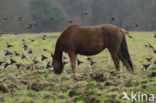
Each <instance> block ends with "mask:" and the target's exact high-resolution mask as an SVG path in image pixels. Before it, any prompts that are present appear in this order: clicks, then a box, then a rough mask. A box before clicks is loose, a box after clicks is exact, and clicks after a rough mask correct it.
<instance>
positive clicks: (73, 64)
mask: <svg viewBox="0 0 156 103" xmlns="http://www.w3.org/2000/svg"><path fill="white" fill-rule="evenodd" d="M68 55H69V58H70V62H71V67H72V70H73V73H75V72H76V58H77V56H76V54H75V53H74V52H69V53H68Z"/></svg>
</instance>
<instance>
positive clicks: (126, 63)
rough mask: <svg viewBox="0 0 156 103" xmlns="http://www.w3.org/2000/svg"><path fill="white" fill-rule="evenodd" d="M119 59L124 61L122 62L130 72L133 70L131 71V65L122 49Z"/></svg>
mask: <svg viewBox="0 0 156 103" xmlns="http://www.w3.org/2000/svg"><path fill="white" fill-rule="evenodd" d="M118 55H119V59H120V60H121V61H122V63H123V64H124V66H125V67H126V69H127V71H128V72H130V73H131V72H132V71H131V69H130V66H129V64H128V61H127V60H126V59H125V58H124V57H123V55H122V53H121V51H119V54H118Z"/></svg>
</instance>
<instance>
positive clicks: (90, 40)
mask: <svg viewBox="0 0 156 103" xmlns="http://www.w3.org/2000/svg"><path fill="white" fill-rule="evenodd" d="M105 48H108V50H109V52H110V54H111V56H112V59H113V61H114V65H115V67H116V70H117V71H119V70H120V68H119V60H121V61H122V63H123V64H124V66H126V68H127V70H128V71H129V72H133V71H134V69H133V64H132V61H131V58H130V55H129V52H128V47H127V43H126V38H125V32H124V31H123V30H122V29H121V28H120V27H117V26H115V25H111V24H103V25H98V26H79V25H70V26H68V27H67V28H66V29H65V30H64V31H63V32H62V34H61V35H60V36H59V38H58V40H57V42H56V45H55V52H54V55H53V54H52V58H53V62H52V66H53V68H54V73H56V74H61V72H62V70H63V68H64V64H63V62H62V55H63V52H66V53H67V54H68V55H69V58H70V61H71V67H72V70H73V72H74V73H75V72H76V58H77V54H81V55H95V54H98V53H100V52H101V51H102V50H104V49H105Z"/></svg>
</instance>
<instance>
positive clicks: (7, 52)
mask: <svg viewBox="0 0 156 103" xmlns="http://www.w3.org/2000/svg"><path fill="white" fill-rule="evenodd" d="M12 54H13V53H11V52H10V51H8V50H7V49H4V56H9V55H10V56H11V55H12Z"/></svg>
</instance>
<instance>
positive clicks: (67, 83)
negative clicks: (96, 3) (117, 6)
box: [0, 32, 156, 103]
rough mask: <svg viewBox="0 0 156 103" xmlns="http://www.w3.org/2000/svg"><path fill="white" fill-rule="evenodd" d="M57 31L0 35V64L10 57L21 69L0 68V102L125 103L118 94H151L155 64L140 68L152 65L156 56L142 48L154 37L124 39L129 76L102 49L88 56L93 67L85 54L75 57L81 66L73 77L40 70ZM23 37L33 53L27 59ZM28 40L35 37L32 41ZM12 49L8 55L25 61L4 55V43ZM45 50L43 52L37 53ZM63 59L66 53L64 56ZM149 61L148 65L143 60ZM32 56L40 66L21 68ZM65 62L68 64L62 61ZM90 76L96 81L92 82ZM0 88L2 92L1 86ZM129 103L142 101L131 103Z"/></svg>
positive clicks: (142, 34)
mask: <svg viewBox="0 0 156 103" xmlns="http://www.w3.org/2000/svg"><path fill="white" fill-rule="evenodd" d="M59 34H60V33H42V34H31V35H30V34H23V35H11V34H10V35H3V36H1V37H0V61H1V60H5V61H6V62H10V58H13V59H15V60H16V61H17V62H18V63H22V64H23V66H22V67H21V68H20V69H17V68H16V66H15V65H12V66H9V67H8V68H7V69H4V67H3V65H1V66H0V103H75V102H76V103H110V102H111V100H114V103H117V102H121V103H131V102H130V101H127V100H121V98H122V96H123V94H122V92H123V91H126V92H128V93H129V94H130V91H134V92H135V93H138V92H140V94H154V95H155V96H156V77H149V75H151V73H152V72H155V70H156V65H153V66H152V67H151V68H150V70H149V71H144V70H143V68H141V64H142V63H145V64H148V63H153V62H154V61H156V54H154V53H153V52H152V50H151V49H149V48H146V47H144V44H146V43H151V44H152V45H153V46H154V47H155V48H156V39H155V38H154V37H153V33H152V32H130V35H132V36H133V37H134V39H130V38H128V37H127V43H128V47H129V52H130V55H131V58H132V61H133V64H134V69H135V74H133V75H132V74H129V73H127V72H125V71H126V69H125V68H123V66H122V63H120V67H121V72H116V71H115V68H114V64H113V62H112V59H111V57H110V54H109V52H108V50H107V49H105V50H104V51H103V52H101V53H99V54H98V55H95V56H91V57H92V58H93V60H94V61H96V62H97V63H96V64H95V65H94V66H90V65H89V62H88V61H87V60H86V56H81V55H78V58H79V59H80V60H81V61H83V62H84V63H83V64H81V65H80V66H78V70H77V73H76V75H75V77H74V76H73V74H72V73H71V74H66V73H64V72H63V73H62V74H61V75H55V74H54V73H53V72H51V71H48V70H46V69H45V65H46V63H47V61H51V57H50V52H53V51H54V47H55V43H56V40H57V37H58V35H59ZM43 35H47V37H46V40H42V37H43ZM22 39H25V42H26V44H28V45H29V46H30V47H31V48H32V51H33V55H28V54H27V51H25V50H24V49H23V48H22V47H23V43H22ZM29 39H35V41H34V42H32V41H30V40H29ZM7 41H8V43H9V44H12V45H13V46H14V47H13V48H10V49H8V50H9V51H11V52H13V51H17V52H19V53H20V54H21V53H24V54H26V56H27V59H24V60H22V59H21V58H20V57H15V56H14V55H13V56H11V57H9V56H8V57H5V56H4V49H5V48H6V42H7ZM44 48H45V49H47V51H43V49H44ZM40 54H44V55H46V56H47V57H48V60H46V61H41V60H40V58H41V56H40ZM64 55H65V56H66V57H67V54H65V53H64ZM146 57H152V58H153V59H152V61H151V62H147V61H146V60H145V58H146ZM34 58H36V59H37V60H38V61H39V62H40V63H39V64H37V65H36V69H31V70H26V69H25V67H26V65H32V60H33V59H34ZM68 61H69V60H68ZM64 70H66V71H71V67H70V66H65V68H64ZM95 78H98V79H97V80H95ZM2 87H3V88H2ZM134 103H146V102H145V101H144V102H134Z"/></svg>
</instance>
